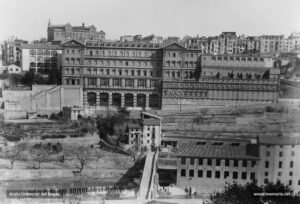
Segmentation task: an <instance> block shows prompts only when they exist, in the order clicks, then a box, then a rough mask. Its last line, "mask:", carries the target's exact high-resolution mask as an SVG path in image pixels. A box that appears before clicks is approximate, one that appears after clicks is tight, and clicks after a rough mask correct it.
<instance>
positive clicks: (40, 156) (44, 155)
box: [36, 147, 49, 169]
mask: <svg viewBox="0 0 300 204" xmlns="http://www.w3.org/2000/svg"><path fill="white" fill-rule="evenodd" d="M48 156H49V152H48V151H47V150H45V149H44V148H43V147H41V148H39V149H37V150H36V161H37V162H38V169H40V168H41V163H42V162H45V161H47V159H48Z"/></svg>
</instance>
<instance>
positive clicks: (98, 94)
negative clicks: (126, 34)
mask: <svg viewBox="0 0 300 204" xmlns="http://www.w3.org/2000/svg"><path fill="white" fill-rule="evenodd" d="M161 59H162V52H161V49H160V45H159V44H152V43H143V42H99V41H98V42H97V41H88V42H86V43H85V44H82V43H80V42H78V41H76V40H71V41H69V42H66V43H65V44H63V69H62V84H66V85H67V84H69V85H82V86H83V90H84V101H83V104H84V106H85V107H89V109H94V110H100V109H101V107H105V108H107V107H114V106H122V107H124V106H125V107H131V108H135V107H139V108H160V105H161V104H160V100H161V86H160V83H161V79H162V78H161Z"/></svg>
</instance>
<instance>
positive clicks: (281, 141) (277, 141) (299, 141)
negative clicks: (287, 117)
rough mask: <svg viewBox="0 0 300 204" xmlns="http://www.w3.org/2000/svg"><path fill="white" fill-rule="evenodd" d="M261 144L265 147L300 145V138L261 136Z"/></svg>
mask: <svg viewBox="0 0 300 204" xmlns="http://www.w3.org/2000/svg"><path fill="white" fill-rule="evenodd" d="M259 143H260V144H264V145H300V136H294V137H287V136H260V137H259Z"/></svg>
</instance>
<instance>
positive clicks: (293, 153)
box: [266, 151, 295, 157]
mask: <svg viewBox="0 0 300 204" xmlns="http://www.w3.org/2000/svg"><path fill="white" fill-rule="evenodd" d="M270 155H271V152H270V151H266V157H269V156H270ZM278 156H279V157H283V152H282V151H280V152H279V154H278ZM290 156H291V157H294V156H295V152H294V151H291V152H290Z"/></svg>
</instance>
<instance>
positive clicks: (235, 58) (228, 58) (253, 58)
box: [204, 56, 264, 62]
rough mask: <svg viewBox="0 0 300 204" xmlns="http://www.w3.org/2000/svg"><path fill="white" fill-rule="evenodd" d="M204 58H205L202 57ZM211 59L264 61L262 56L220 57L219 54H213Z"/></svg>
mask: <svg viewBox="0 0 300 204" xmlns="http://www.w3.org/2000/svg"><path fill="white" fill-rule="evenodd" d="M204 59H205V58H204ZM211 59H212V60H214V61H216V60H218V61H228V60H229V61H237V62H240V61H242V62H246V61H247V62H258V61H260V62H263V61H264V58H262V57H260V58H257V57H247V58H246V57H221V56H219V57H216V56H213V57H211Z"/></svg>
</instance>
